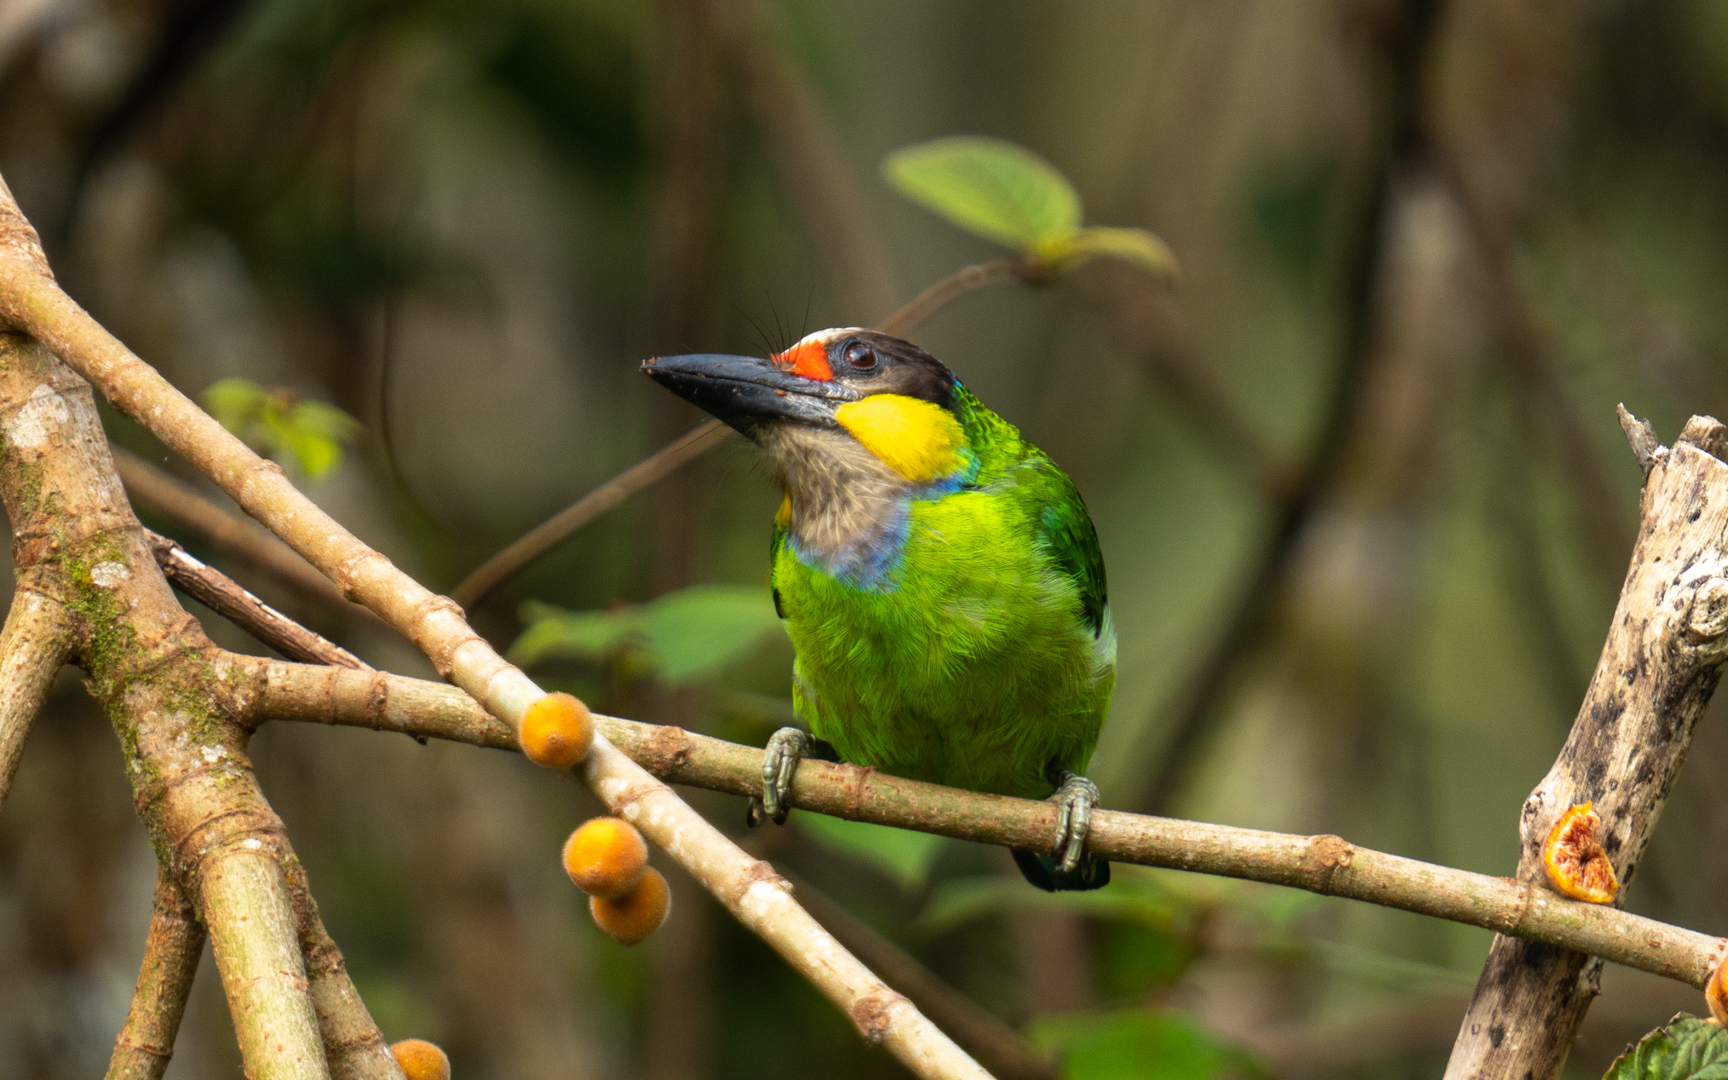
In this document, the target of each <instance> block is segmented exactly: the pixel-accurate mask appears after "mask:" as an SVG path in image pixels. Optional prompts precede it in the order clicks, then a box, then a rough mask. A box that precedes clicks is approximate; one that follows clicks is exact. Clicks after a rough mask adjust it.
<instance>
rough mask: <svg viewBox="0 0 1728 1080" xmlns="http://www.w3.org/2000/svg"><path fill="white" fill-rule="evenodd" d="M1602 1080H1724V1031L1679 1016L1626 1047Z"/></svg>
mask: <svg viewBox="0 0 1728 1080" xmlns="http://www.w3.org/2000/svg"><path fill="white" fill-rule="evenodd" d="M1603 1080H1728V1028H1724V1027H1723V1026H1722V1025H1721V1024H1718V1023H1715V1022H1713V1021H1710V1020H1700V1019H1698V1018H1697V1017H1696V1016H1688V1015H1686V1014H1685V1013H1681V1014H1680V1015H1679V1016H1676V1017H1675V1018H1674V1019H1672V1020H1670V1021H1668V1023H1667V1024H1665V1025H1663V1026H1662V1027H1659V1028H1657V1029H1656V1030H1655V1031H1652V1032H1651V1033H1650V1034H1648V1035H1646V1036H1644V1037H1643V1038H1642V1039H1640V1040H1638V1045H1636V1046H1629V1047H1627V1048H1626V1052H1625V1053H1624V1054H1621V1055H1620V1056H1619V1057H1617V1058H1615V1059H1614V1064H1613V1065H1610V1066H1609V1067H1608V1073H1607V1075H1606V1076H1604V1077H1603Z"/></svg>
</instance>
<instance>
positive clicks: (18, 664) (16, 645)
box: [0, 581, 73, 805]
mask: <svg viewBox="0 0 1728 1080" xmlns="http://www.w3.org/2000/svg"><path fill="white" fill-rule="evenodd" d="M72 648H73V619H72V617H71V616H70V614H68V612H67V611H66V608H65V607H64V606H63V605H62V604H60V603H59V601H56V600H53V599H50V598H49V597H46V596H43V595H42V594H41V593H39V592H35V591H34V590H32V589H31V588H30V587H29V582H28V581H20V582H19V586H18V591H17V592H16V593H15V594H13V597H12V610H11V611H9V612H8V613H7V615H6V628H5V630H3V631H0V805H4V804H5V802H6V795H7V793H9V792H10V791H11V790H12V778H13V777H14V776H16V775H17V774H18V762H19V760H20V759H21V758H22V757H23V756H24V739H25V738H26V737H27V736H28V735H29V734H30V725H31V724H32V723H33V722H34V721H35V719H36V715H37V714H38V713H40V712H41V711H42V704H43V702H45V701H47V700H48V689H49V688H50V687H51V686H53V685H54V677H55V676H56V675H58V674H59V673H60V665H62V664H64V663H65V662H66V659H67V657H69V656H70V655H71V654H72Z"/></svg>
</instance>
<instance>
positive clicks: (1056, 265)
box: [1038, 225, 1176, 278]
mask: <svg viewBox="0 0 1728 1080" xmlns="http://www.w3.org/2000/svg"><path fill="white" fill-rule="evenodd" d="M1099 255H1109V256H1112V257H1113V258H1117V259H1121V260H1122V261H1123V262H1127V263H1132V264H1134V265H1135V266H1138V267H1140V269H1142V270H1144V271H1146V272H1147V273H1148V274H1151V275H1152V276H1153V277H1157V278H1173V277H1175V276H1176V256H1174V255H1172V254H1171V253H1170V249H1169V248H1168V247H1166V246H1165V244H1164V241H1162V240H1160V239H1158V237H1156V236H1154V235H1153V234H1152V233H1149V232H1147V231H1146V230H1145V229H1118V228H1111V227H1108V226H1104V225H1088V226H1087V227H1086V228H1084V229H1079V230H1076V231H1075V232H1073V233H1071V234H1069V235H1068V236H1064V237H1060V238H1058V239H1056V240H1053V241H1049V242H1046V243H1044V244H1041V245H1039V249H1038V257H1039V258H1040V259H1042V260H1043V261H1044V262H1045V263H1047V264H1049V266H1050V267H1051V269H1052V270H1053V271H1054V272H1055V273H1058V274H1060V273H1062V272H1063V271H1065V270H1069V269H1071V268H1073V267H1076V266H1079V265H1080V264H1081V263H1084V262H1087V261H1088V260H1090V259H1092V258H1094V257H1096V256H1099Z"/></svg>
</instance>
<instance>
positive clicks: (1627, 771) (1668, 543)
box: [1446, 417, 1728, 1080]
mask: <svg viewBox="0 0 1728 1080" xmlns="http://www.w3.org/2000/svg"><path fill="white" fill-rule="evenodd" d="M1725 436H1728V432H1725V431H1724V428H1723V426H1722V425H1721V424H1720V423H1718V422H1717V421H1715V420H1712V419H1709V418H1706V417H1693V418H1692V420H1691V422H1689V423H1688V424H1687V425H1686V430H1685V431H1684V432H1682V433H1681V436H1680V439H1679V441H1678V442H1677V443H1676V444H1675V445H1674V447H1673V449H1671V450H1656V451H1654V452H1652V453H1650V468H1649V472H1648V475H1647V477H1646V479H1645V482H1644V493H1643V500H1642V504H1641V518H1642V520H1641V523H1640V526H1639V531H1638V543H1637V547H1636V548H1635V550H1634V551H1633V554H1632V565H1631V567H1630V569H1629V570H1628V571H1627V574H1626V582H1625V585H1624V586H1623V587H1622V589H1621V591H1620V604H1619V607H1618V608H1617V609H1616V610H1615V613H1614V621H1613V624H1612V625H1611V627H1610V629H1609V631H1608V640H1607V642H1606V643H1605V644H1604V645H1603V647H1602V656H1601V659H1600V660H1599V661H1598V662H1597V665H1596V674H1595V676H1594V678H1592V679H1591V682H1590V689H1589V691H1588V693H1587V694H1586V696H1585V698H1584V704H1583V706H1582V707H1581V708H1580V709H1579V711H1578V718H1577V720H1576V721H1575V722H1574V723H1573V726H1572V734H1571V735H1570V737H1568V739H1567V740H1566V745H1565V746H1564V747H1563V748H1562V749H1561V751H1560V756H1559V758H1558V759H1557V760H1556V761H1555V763H1554V766H1553V768H1551V769H1550V770H1549V771H1548V775H1547V776H1546V777H1544V778H1543V780H1542V782H1541V783H1540V784H1538V785H1537V786H1536V789H1535V790H1534V791H1533V792H1531V794H1530V797H1529V799H1527V800H1526V801H1525V803H1524V810H1523V814H1522V816H1521V818H1520V820H1519V836H1520V839H1521V842H1522V850H1521V852H1520V856H1519V860H1518V878H1519V880H1520V881H1522V882H1525V883H1527V886H1528V887H1529V888H1530V889H1532V890H1534V891H1535V892H1536V894H1537V895H1542V894H1544V893H1548V889H1547V886H1546V884H1545V883H1544V881H1543V878H1544V872H1543V868H1542V845H1543V843H1544V841H1545V840H1546V839H1547V837H1548V833H1549V830H1550V829H1552V828H1553V826H1554V823H1555V822H1556V821H1557V820H1558V819H1559V817H1560V815H1561V814H1563V813H1565V812H1566V810H1567V809H1568V808H1570V807H1572V806H1574V805H1576V804H1579V803H1584V802H1590V803H1593V804H1594V805H1595V809H1596V812H1597V813H1598V814H1599V815H1601V818H1602V822H1603V826H1604V830H1605V836H1604V846H1605V847H1606V849H1607V852H1608V856H1609V858H1610V860H1611V861H1612V862H1613V864H1614V869H1615V872H1616V874H1617V875H1618V877H1619V880H1620V886H1621V887H1620V892H1619V895H1618V896H1616V897H1615V903H1616V905H1618V904H1620V903H1622V902H1623V901H1624V897H1625V890H1626V887H1627V886H1630V885H1631V883H1632V880H1633V878H1634V877H1635V876H1636V874H1637V872H1638V862H1639V859H1640V858H1641V857H1642V855H1643V852H1644V845H1645V844H1646V843H1647V842H1648V841H1649V839H1650V834H1651V832H1652V831H1653V830H1654V829H1655V826H1656V821H1657V819H1658V818H1659V817H1660V816H1661V814H1662V807H1663V804H1664V803H1665V802H1666V800H1667V798H1668V791H1669V789H1670V788H1671V787H1672V785H1673V783H1674V780H1675V778H1676V776H1678V775H1679V771H1680V765H1681V763H1682V762H1683V761H1684V760H1685V757H1686V749H1687V747H1688V746H1689V745H1690V744H1691V741H1692V731H1693V728H1694V726H1695V725H1696V724H1697V722H1698V719H1699V717H1701V716H1702V715H1703V713H1704V708H1705V706H1706V705H1707V704H1708V703H1709V701H1710V695H1711V694H1712V693H1713V692H1714V691H1715V689H1716V683H1717V681H1718V680H1719V679H1720V677H1721V673H1722V664H1723V661H1724V660H1725V659H1728V564H1725V562H1724V555H1723V551H1724V548H1725V547H1728V465H1725V464H1724V463H1723V461H1722V460H1720V459H1719V457H1718V456H1717V455H1721V454H1723V453H1724V448H1725V445H1728V444H1725ZM1548 895H1550V896H1554V897H1555V899H1556V900H1557V899H1558V897H1557V894H1552V893H1548ZM1551 902H1552V901H1551ZM1592 951H1593V950H1583V951H1579V950H1573V949H1566V948H1561V947H1559V946H1557V945H1554V944H1545V943H1538V942H1532V941H1518V940H1513V939H1511V938H1506V937H1500V938H1496V939H1495V941H1494V945H1493V948H1492V949H1491V950H1490V952H1489V954H1488V962H1487V965H1486V966H1485V967H1484V968H1483V970H1482V976H1481V979H1480V981H1479V982H1478V983H1477V985H1476V996H1475V998H1474V999H1473V1000H1472V1001H1471V1003H1470V1011H1469V1013H1468V1014H1467V1015H1466V1016H1465V1018H1464V1023H1463V1026H1462V1028H1461V1030H1460V1032H1459V1035H1458V1041H1457V1044H1456V1045H1455V1046H1454V1048H1453V1051H1452V1060H1451V1063H1450V1065H1449V1066H1448V1067H1447V1071H1446V1075H1447V1076H1448V1077H1452V1078H1464V1077H1472V1078H1475V1077H1482V1078H1492V1077H1505V1078H1507V1080H1518V1078H1522V1077H1530V1076H1534V1077H1538V1078H1541V1077H1555V1076H1558V1075H1559V1074H1560V1069H1561V1067H1562V1065H1564V1063H1565V1061H1566V1054H1567V1052H1568V1051H1569V1050H1570V1049H1571V1045H1572V1039H1573V1037H1574V1036H1575V1035H1576V1034H1577V1031H1578V1027H1579V1025H1580V1024H1581V1023H1582V1022H1583V1019H1584V1014H1585V1012H1586V1011H1587V1010H1588V1009H1589V1007H1590V1002H1591V1001H1592V999H1594V998H1595V996H1596V994H1597V991H1598V988H1599V985H1600V983H1599V979H1600V973H1601V967H1602V961H1601V959H1599V957H1600V956H1601V954H1600V953H1597V954H1596V956H1594V957H1593V956H1591V955H1590V952H1592Z"/></svg>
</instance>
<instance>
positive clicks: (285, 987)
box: [201, 845, 330, 1080]
mask: <svg viewBox="0 0 1728 1080" xmlns="http://www.w3.org/2000/svg"><path fill="white" fill-rule="evenodd" d="M202 886H203V887H202V890H201V893H202V896H201V899H202V901H203V908H204V919H205V923H206V925H208V926H209V928H210V946H211V950H212V951H213V952H214V954H215V956H216V969H217V970H218V971H219V972H221V974H222V989H223V990H224V991H225V992H226V993H227V996H228V1009H229V1012H230V1014H231V1015H232V1016H233V1017H234V1033H235V1035H236V1037H238V1039H239V1041H240V1056H241V1059H242V1060H244V1061H245V1063H246V1074H247V1076H249V1077H251V1078H252V1080H278V1078H280V1080H329V1077H330V1069H329V1066H328V1065H327V1064H326V1063H325V1060H324V1040H323V1037H322V1035H321V1034H320V1032H319V1030H318V1014H317V1012H316V1011H315V1010H314V1008H313V1006H312V995H311V987H310V984H309V983H308V982H307V979H306V965H305V961H304V959H303V958H302V957H301V955H300V945H299V942H298V939H297V935H296V933H295V926H294V908H293V905H292V904H291V903H289V900H288V885H287V882H285V881H284V880H283V879H282V868H281V867H280V866H278V865H277V864H276V858H275V856H274V855H273V854H272V853H270V852H267V851H265V850H264V849H263V848H262V847H258V848H247V847H245V846H243V845H236V846H235V847H231V848H229V849H227V850H226V851H224V852H223V853H221V854H220V855H217V856H215V857H213V858H211V859H210V860H209V861H208V863H207V864H206V866H205V869H204V874H203V881H202Z"/></svg>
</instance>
